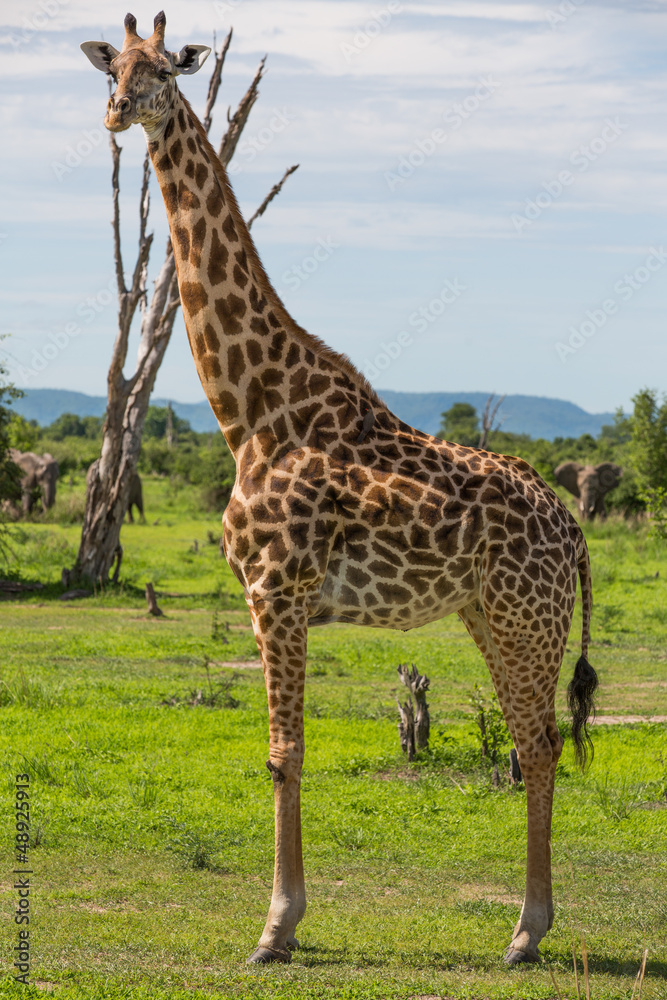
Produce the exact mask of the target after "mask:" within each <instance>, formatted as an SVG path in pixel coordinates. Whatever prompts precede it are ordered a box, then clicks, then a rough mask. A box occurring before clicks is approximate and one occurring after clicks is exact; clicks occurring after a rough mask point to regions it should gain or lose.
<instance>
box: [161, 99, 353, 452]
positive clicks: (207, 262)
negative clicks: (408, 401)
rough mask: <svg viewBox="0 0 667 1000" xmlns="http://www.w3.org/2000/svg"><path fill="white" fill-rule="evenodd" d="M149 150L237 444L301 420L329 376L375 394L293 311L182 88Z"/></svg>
mask: <svg viewBox="0 0 667 1000" xmlns="http://www.w3.org/2000/svg"><path fill="white" fill-rule="evenodd" d="M148 149H149V152H150V156H151V160H152V162H153V167H154V169H155V173H156V175H157V178H158V182H159V184H160V188H161V190H162V195H163V198H164V203H165V207H166V209H167V216H168V220H169V228H170V231H171V239H172V244H173V247H174V253H175V258H176V268H177V272H178V283H179V288H180V293H181V302H182V305H183V314H184V318H185V325H186V328H187V332H188V338H189V341H190V347H191V349H192V354H193V356H194V359H195V363H196V366H197V371H198V373H199V377H200V379H201V382H202V386H203V388H204V391H205V393H206V395H207V397H208V400H209V402H210V404H211V407H212V408H213V411H214V413H215V415H216V417H217V419H218V422H219V424H220V427H221V429H222V431H223V433H224V435H225V438H226V439H227V443H228V444H229V446H230V448H231V449H232V451H233V452H235V453H236V452H237V451H238V449H239V448H240V447H241V445H242V444H243V443H244V442H245V441H247V440H248V439H249V438H250V437H252V436H253V435H255V434H257V433H259V432H260V431H262V430H264V429H266V428H267V427H269V428H270V427H272V426H274V425H275V424H277V423H278V422H282V424H284V425H285V426H287V425H288V424H290V425H292V424H293V421H292V419H291V418H293V415H294V408H295V407H297V408H298V406H297V404H301V405H303V401H305V400H310V401H312V400H313V398H317V397H318V395H319V396H320V397H321V395H322V392H323V391H324V390H325V388H326V385H325V383H330V382H332V381H334V380H335V382H336V384H337V385H338V387H339V391H340V388H341V387H342V386H343V383H345V384H346V385H347V387H348V390H351V391H352V394H353V395H354V393H355V390H356V391H357V392H358V393H361V395H362V396H364V397H365V398H369V393H370V390H369V389H368V386H367V385H366V383H365V380H364V379H363V377H362V376H361V375H359V373H357V372H356V371H355V370H354V368H353V367H352V365H351V364H350V363H349V362H348V361H347V359H345V358H344V357H342V356H341V355H335V354H334V353H333V352H331V351H329V350H328V349H327V348H326V347H325V346H324V345H323V344H322V343H321V342H320V341H318V340H317V338H315V337H311V336H310V335H309V334H307V333H306V331H305V330H302V329H301V328H300V327H299V326H298V325H297V324H296V323H295V322H294V320H292V319H291V317H290V316H289V314H288V313H287V311H286V309H285V307H284V306H283V304H282V302H281V300H280V298H279V296H278V295H277V293H276V292H275V290H274V289H273V288H272V286H271V284H270V282H269V280H268V278H267V276H266V273H265V271H264V268H263V267H262V264H261V262H260V260H259V257H258V255H257V252H256V250H255V247H254V244H253V242H252V239H251V237H250V234H249V232H248V228H247V226H246V224H245V222H244V220H243V218H242V216H241V213H240V211H239V208H238V205H237V202H236V199H235V197H234V194H233V192H232V190H231V187H230V186H229V182H228V181H227V177H226V175H225V172H224V169H223V167H222V165H221V163H220V161H219V159H218V158H217V156H216V155H215V152H214V151H213V149H212V147H211V145H210V144H209V142H208V140H207V138H206V134H205V132H204V129H203V127H202V126H201V124H200V123H199V121H198V120H197V118H196V117H195V115H194V113H193V112H192V110H191V108H190V106H189V105H188V103H187V101H185V99H184V98H183V96H182V95H181V94H180V92H179V91H178V90H176V95H175V99H174V104H173V109H172V112H171V115H170V117H169V119H168V121H167V123H166V126H165V129H164V132H163V134H162V135H161V136H160V137H159V138H156V139H149V142H148ZM332 388H333V386H332ZM348 394H349V391H348ZM370 398H372V396H371V397H370ZM357 415H358V411H357ZM362 415H363V414H362ZM286 422H287V423H286ZM292 429H293V428H292ZM296 436H297V437H298V433H297V435H296ZM281 437H283V438H284V433H283V434H282V435H281Z"/></svg>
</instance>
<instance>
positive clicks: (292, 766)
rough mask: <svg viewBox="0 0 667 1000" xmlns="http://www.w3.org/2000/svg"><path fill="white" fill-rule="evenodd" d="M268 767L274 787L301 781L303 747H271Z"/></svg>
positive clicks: (292, 745) (290, 745)
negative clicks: (287, 782)
mask: <svg viewBox="0 0 667 1000" xmlns="http://www.w3.org/2000/svg"><path fill="white" fill-rule="evenodd" d="M266 766H267V767H268V769H269V771H270V772H271V777H272V778H273V783H274V785H283V784H284V783H285V781H299V779H300V778H301V768H302V767H303V747H300V746H297V745H296V744H287V745H284V744H283V745H281V746H271V748H270V750H269V759H268V760H267V762H266Z"/></svg>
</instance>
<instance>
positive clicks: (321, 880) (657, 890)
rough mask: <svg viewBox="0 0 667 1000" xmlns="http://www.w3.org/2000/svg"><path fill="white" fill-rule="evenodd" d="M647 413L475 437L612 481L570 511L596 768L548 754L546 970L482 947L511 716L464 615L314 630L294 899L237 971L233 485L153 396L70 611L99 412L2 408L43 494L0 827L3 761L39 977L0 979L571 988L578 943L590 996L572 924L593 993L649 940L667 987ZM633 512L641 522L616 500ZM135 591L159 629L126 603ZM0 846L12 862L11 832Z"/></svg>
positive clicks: (449, 425)
mask: <svg viewBox="0 0 667 1000" xmlns="http://www.w3.org/2000/svg"><path fill="white" fill-rule="evenodd" d="M0 402H1V401H0ZM666 415H667V411H666V410H665V407H664V404H662V403H660V402H659V401H658V400H657V398H656V397H655V395H654V394H651V393H649V392H645V393H643V394H639V396H638V399H637V400H636V401H635V411H634V413H633V414H632V416H631V417H630V418H625V417H622V416H620V415H619V417H618V418H617V420H616V423H615V425H614V427H612V428H605V429H604V430H603V432H602V434H601V435H600V437H599V438H598V439H597V440H595V439H593V438H581V439H578V441H555V442H540V441H531V439H530V438H523V437H518V436H516V435H506V434H505V435H503V432H502V431H491V433H490V437H489V441H488V443H487V446H488V447H490V448H492V449H494V450H498V451H508V452H512V453H514V454H519V455H522V457H525V458H526V459H527V460H528V461H530V462H532V464H533V465H535V466H536V467H537V468H538V470H539V471H541V472H542V474H543V475H544V476H545V478H547V479H548V480H550V481H551V482H553V476H552V472H553V468H554V466H555V465H556V464H558V462H560V461H563V460H565V459H572V458H576V459H578V460H579V461H581V462H597V461H601V460H605V459H608V458H611V459H613V460H614V461H617V462H619V464H622V465H624V467H625V468H626V470H627V471H628V475H627V476H626V477H624V483H623V486H622V487H620V488H619V490H618V491H617V492H618V494H619V496H620V497H622V496H624V495H625V496H626V498H630V499H626V500H625V501H623V502H621V500H620V499H619V498H617V502H616V503H614V504H613V505H611V504H610V506H613V507H615V510H613V509H612V513H611V516H610V518H609V519H608V520H607V521H606V522H602V523H599V522H595V523H593V524H589V525H587V526H586V533H587V538H588V542H589V547H590V552H591V558H592V567H593V579H594V588H595V599H596V603H595V609H594V618H593V630H592V639H593V641H592V647H591V660H592V662H593V663H594V665H595V667H596V669H597V671H598V673H599V676H600V681H601V688H600V696H599V703H598V723H599V724H598V725H597V726H596V727H595V729H594V742H595V757H594V760H593V763H592V766H591V768H590V770H589V771H588V772H587V773H586V774H585V775H582V774H581V773H580V772H579V771H578V770H577V768H576V766H575V762H574V758H573V753H572V748H571V744H570V742H569V741H568V742H566V749H565V752H564V754H563V757H562V760H561V763H560V765H559V768H558V772H557V780H556V798H555V819H554V839H553V859H554V877H555V896H556V921H555V925H554V928H553V930H552V931H551V932H550V933H549V935H548V936H547V938H546V939H545V941H544V943H543V948H542V953H543V956H544V962H543V964H542V965H541V966H538V967H532V968H518V969H514V970H508V969H507V968H506V967H505V966H504V965H503V963H502V960H501V956H502V951H503V948H504V947H505V946H506V944H507V943H508V941H509V939H510V937H511V930H512V927H513V924H514V922H515V921H516V919H517V916H518V913H519V908H520V904H521V898H522V890H523V879H524V849H525V795H524V792H523V790H522V786H521V785H520V784H519V785H514V784H512V783H511V782H510V780H509V776H508V774H507V754H508V750H509V748H510V745H509V742H508V737H507V731H506V728H505V727H504V723H503V722H502V720H501V719H500V717H499V714H498V709H497V705H496V704H495V703H494V700H493V696H492V691H491V685H490V680H489V677H488V672H487V670H486V667H485V665H484V662H483V660H482V659H481V656H480V655H479V653H478V652H477V650H476V648H475V646H474V644H473V643H472V641H471V640H470V639H469V637H468V636H467V633H466V632H465V630H464V628H463V626H462V625H461V623H460V622H459V621H458V619H456V618H449V619H446V620H444V621H441V622H437V623H435V624H433V625H430V626H427V627H425V628H422V629H417V630H414V631H413V632H410V633H408V634H403V633H393V632H374V631H371V630H368V629H361V628H353V627H350V626H337V625H332V626H327V627H324V628H320V629H316V630H313V631H312V633H311V638H310V643H309V656H308V665H307V678H308V680H307V697H306V738H307V756H306V766H305V773H304V787H303V792H304V794H303V799H304V803H303V809H304V817H303V820H304V850H305V863H306V868H307V880H308V888H309V894H310V898H309V910H308V913H307V916H306V919H305V921H304V923H303V924H302V927H301V933H300V938H301V943H302V948H301V950H300V951H298V952H297V953H296V954H295V956H294V960H293V963H292V965H291V966H289V967H284V966H283V967H278V968H276V967H271V968H270V969H268V970H267V969H265V970H262V969H261V968H259V969H258V968H257V967H254V968H253V969H250V968H248V967H246V966H245V964H244V961H245V958H246V957H247V955H248V954H249V953H250V952H251V951H252V949H253V947H254V945H255V944H256V940H257V937H258V934H259V932H260V930H261V927H262V924H263V920H264V916H265V912H266V907H267V904H268V899H269V896H270V890H271V880H272V865H273V824H272V788H271V781H270V778H269V776H268V772H267V771H266V769H265V767H264V760H265V758H266V751H267V743H268V719H267V709H266V699H265V694H264V690H263V679H262V675H261V670H260V669H259V662H258V659H257V651H256V647H255V644H254V640H253V637H252V632H251V630H250V627H249V620H248V615H247V611H246V609H245V605H244V601H243V596H242V593H241V589H240V587H239V585H238V583H237V582H236V580H235V579H234V578H233V577H232V575H231V572H230V570H229V568H228V567H227V565H226V563H225V561H224V559H223V558H221V556H220V552H219V548H218V540H219V534H220V523H219V521H220V511H221V510H222V508H223V507H224V504H225V502H226V498H227V496H228V493H229V489H230V488H231V484H232V481H233V465H232V463H231V459H230V457H229V454H228V453H227V451H226V448H225V446H224V442H223V440H222V438H221V436H220V435H209V434H196V433H195V432H193V431H192V430H191V428H190V427H189V426H188V425H187V424H186V423H185V422H184V421H180V420H179V419H178V418H177V417H176V416H175V415H174V414H173V413H172V412H171V411H170V410H169V409H168V408H164V409H159V408H151V409H150V410H149V413H148V417H147V421H146V429H145V433H144V438H143V445H142V452H141V458H140V470H141V471H142V474H143V477H144V502H145V508H146V515H147V523H146V524H133V525H129V524H127V525H125V527H124V528H123V535H122V543H123V547H124V552H125V555H124V560H123V565H122V573H121V576H120V581H119V583H118V584H117V585H115V586H108V587H105V588H102V589H97V588H95V589H94V591H93V592H92V593H90V594H89V596H87V597H85V598H83V597H82V598H79V599H75V600H71V601H70V600H68V601H62V600H60V598H61V597H62V596H63V592H64V590H65V587H64V586H63V584H62V582H61V570H62V568H63V566H67V565H71V562H72V559H73V558H74V556H75V553H76V548H77V544H78V540H79V535H80V530H81V529H80V521H81V518H82V514H83V510H84V495H85V474H86V470H87V467H88V465H89V463H90V462H91V461H93V460H94V459H95V458H96V457H97V455H98V454H99V445H100V431H101V422H100V421H99V420H97V419H96V418H79V417H76V416H73V415H64V416H62V417H60V418H59V419H58V420H57V421H55V422H54V424H52V425H51V426H50V427H47V428H39V427H37V426H35V425H30V424H27V423H26V422H25V421H21V419H20V418H16V417H13V418H11V420H8V419H7V417H6V415H5V417H3V418H2V420H0V462H2V460H3V459H4V460H6V459H7V448H8V446H9V445H10V444H11V445H14V446H16V447H19V448H21V449H22V450H36V451H38V452H44V451H49V452H51V453H52V454H54V455H55V456H56V458H57V459H58V461H59V463H60V466H61V480H60V484H59V493H58V498H57V501H56V505H55V507H54V508H52V509H51V510H50V511H48V512H47V513H36V514H35V516H34V519H33V520H32V521H24V522H18V523H15V524H5V526H4V531H3V537H4V539H5V545H6V546H8V549H7V551H6V558H5V562H6V564H5V569H4V573H3V575H4V578H5V582H4V584H3V589H2V591H1V592H0V593H1V594H2V597H3V609H2V618H1V620H0V627H1V629H2V639H3V654H4V655H3V659H2V665H1V667H0V717H1V718H2V723H3V724H2V727H1V729H0V744H1V747H0V763H1V764H2V768H3V773H4V778H3V779H2V780H4V782H5V802H6V804H7V805H6V809H5V811H4V814H3V818H2V823H3V824H4V826H3V837H4V841H5V844H6V845H11V843H12V839H13V831H14V824H15V817H14V814H13V812H12V811H11V802H12V801H13V794H14V791H15V776H16V774H19V773H28V774H29V775H30V796H31V830H30V849H29V856H30V861H31V870H32V871H33V876H32V880H33V881H32V885H33V890H34V892H33V897H32V911H31V912H32V916H31V924H30V928H31V948H32V964H31V982H32V983H33V984H34V985H33V986H31V987H25V986H23V985H22V984H17V983H16V982H15V981H14V980H13V979H12V978H11V972H12V970H11V959H10V960H8V962H7V965H6V970H7V978H6V979H5V980H4V981H3V982H1V983H0V997H18V996H19V995H20V996H22V997H23V996H30V995H34V996H41V995H43V992H44V990H52V991H53V992H54V995H56V996H60V997H63V998H67V1000H70V998H71V1000H83V998H86V1000H88V998H91V1000H95V998H100V1000H101V998H108V1000H120V998H121V997H122V998H131V1000H139V998H144V997H145V998H148V997H150V998H157V1000H162V998H164V1000H176V998H179V1000H180V998H183V997H186V996H191V995H193V991H194V992H196V993H197V994H198V995H202V996H211V997H213V996H224V997H244V998H245V997H257V998H260V997H261V998H263V997H282V998H301V997H305V998H308V997H311V998H315V997H317V998H320V997H323V998H326V997H331V998H334V997H335V998H338V997H344V998H349V1000H366V998H374V1000H375V998H378V1000H379V998H385V997H386V998H389V997H396V998H405V1000H407V998H409V997H426V996H428V997H436V996H437V997H451V998H456V1000H463V998H475V1000H482V998H493V1000H505V998H525V1000H551V998H555V997H561V998H562V1000H565V998H568V1000H573V998H574V997H576V996H577V983H576V980H575V976H574V968H573V959H572V947H573V943H574V944H575V947H576V951H577V974H578V977H579V989H580V990H581V995H582V996H584V995H586V993H585V989H586V987H585V984H584V977H585V971H584V966H583V964H582V953H583V952H582V940H583V941H584V942H585V948H586V958H587V970H588V978H589V984H588V985H589V988H590V995H591V998H592V1000H616V998H630V997H631V996H632V994H633V989H635V995H636V990H637V988H638V986H637V981H636V975H637V971H638V969H639V967H640V962H641V959H642V955H643V954H644V952H645V949H648V959H647V964H646V968H645V976H644V979H643V983H642V997H644V998H662V997H665V996H666V995H667V948H666V946H665V941H666V939H667V935H666V931H667V906H666V904H665V891H664V885H665V854H664V851H665V843H666V842H667V723H666V722H665V721H664V720H665V719H666V718H667V680H666V679H665V677H666V675H665V663H666V662H667V654H666V653H665V648H666V645H665V640H666V639H667V614H666V613H665V606H666V602H665V597H666V596H667V594H666V589H665V588H666V586H667V584H666V572H667V567H666V565H665V562H666V560H665V548H664V541H662V539H661V537H660V531H659V530H658V531H656V530H654V529H655V528H656V526H657V527H658V528H659V527H660V513H659V512H660V510H661V509H662V507H661V504H662V503H663V501H664V494H662V495H661V494H660V492H659V491H660V489H662V488H663V487H664V485H665V480H664V479H662V480H661V478H660V477H661V476H662V475H663V470H664V461H665V455H666V454H667V450H666V449H665V448H664V441H663V439H662V438H661V435H664V434H665V426H666V425H667V419H666ZM444 418H445V423H444V427H443V433H444V435H445V436H447V437H449V438H450V439H451V438H453V439H454V440H461V441H462V443H468V441H467V439H466V436H465V435H466V433H467V434H468V435H469V436H470V437H474V435H475V434H476V433H478V430H479V427H478V424H477V425H475V420H476V419H478V418H477V415H476V414H474V413H473V414H472V415H471V414H470V413H468V414H466V413H463V412H461V410H460V409H458V410H457V408H454V413H452V412H451V411H449V412H448V414H445V415H444ZM466 419H467V420H468V425H467V428H466V426H465V420H466ZM457 420H458V426H457ZM1 435H4V437H1ZM470 443H474V441H471V442H470ZM627 484H630V486H628V488H627V492H626V494H623V493H622V490H623V489H624V488H625V487H626V486H627ZM651 491H653V493H651ZM561 495H562V496H563V498H564V499H565V500H566V502H569V503H570V504H571V498H569V497H568V496H567V495H565V494H563V493H562V491H561ZM610 499H611V497H610ZM651 504H653V507H652V506H651ZM646 508H648V509H649V512H650V513H651V514H652V515H653V516H652V517H651V518H650V519H647V518H646V517H645V515H643V516H640V517H630V518H624V517H622V516H621V514H620V512H619V511H621V510H625V511H626V512H627V511H633V510H635V511H637V510H638V511H642V510H643V509H646ZM148 581H150V582H152V583H153V585H154V587H155V592H156V595H157V600H158V603H159V606H160V608H161V609H162V611H163V612H164V615H163V616H162V617H159V618H157V617H153V616H151V615H149V614H148V613H147V609H146V603H145V598H144V588H145V584H146V583H147V582H148ZM579 628H580V621H579V618H578V616H576V617H575V622H574V625H573V632H572V637H571V640H570V643H569V645H568V650H567V653H566V658H565V662H564V666H563V672H562V678H561V683H560V686H559V692H558V712H559V715H560V718H561V728H562V731H563V732H564V734H565V735H566V736H567V734H568V720H567V712H566V706H565V688H566V686H567V683H568V681H569V678H570V676H571V674H572V670H573V667H574V663H575V660H576V657H577V656H578V652H579ZM400 663H416V664H417V666H418V668H419V670H420V671H421V672H422V673H425V674H427V675H428V676H429V677H430V678H431V690H430V692H429V703H430V709H431V720H432V726H431V739H430V744H429V748H428V750H425V751H421V752H420V753H418V755H417V757H416V759H415V760H414V762H412V763H408V762H407V761H406V760H405V759H404V758H403V756H402V754H401V751H400V746H399V739H398V733H397V722H398V713H397V710H396V696H399V697H402V696H404V690H405V689H402V688H401V686H400V684H399V680H398V675H397V672H396V668H397V666H398V664H400ZM480 712H483V713H484V721H485V731H486V742H487V752H486V754H483V752H482V738H481V732H480V728H479V726H478V722H479V715H480ZM489 746H490V748H491V750H490V752H489ZM494 760H495V761H496V762H497V764H498V773H497V774H496V775H494V768H493V764H494ZM6 858H7V865H6V871H7V872H9V870H10V868H11V864H10V860H11V852H10V848H9V846H8V847H7V853H6ZM12 878H13V876H11V875H9V874H7V875H6V876H5V879H4V882H3V898H4V900H5V906H4V912H5V920H4V921H3V923H2V929H1V934H0V936H1V938H2V942H3V943H2V948H3V954H4V955H5V956H10V955H12V950H13V948H14V946H15V944H16V925H15V924H14V923H13V922H12V919H11V915H12V912H13V908H14V906H15V904H16V900H15V892H16V891H15V889H14V888H13V887H12V886H13V882H12Z"/></svg>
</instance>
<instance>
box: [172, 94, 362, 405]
mask: <svg viewBox="0 0 667 1000" xmlns="http://www.w3.org/2000/svg"><path fill="white" fill-rule="evenodd" d="M177 89H178V88H177ZM178 94H179V96H180V98H181V100H182V101H183V104H184V105H185V108H186V111H187V113H188V114H189V116H190V120H191V122H192V124H193V125H194V127H195V128H196V130H197V133H198V135H199V138H200V139H201V141H202V144H203V147H204V150H205V152H206V153H207V155H208V157H209V159H210V161H211V166H212V167H213V170H214V173H215V176H216V177H217V179H218V182H219V184H220V186H221V188H222V193H223V195H224V198H225V203H226V204H227V205H228V207H229V211H230V213H231V215H232V218H233V219H234V224H235V226H236V229H237V232H238V233H239V236H240V238H241V242H242V243H243V246H244V248H245V251H246V253H247V255H248V262H249V265H250V268H251V270H252V273H253V277H254V278H255V280H256V281H257V282H258V284H259V286H260V289H261V291H262V293H263V294H264V295H265V296H266V298H267V299H268V300H269V301H270V302H271V304H272V306H273V308H274V310H275V312H276V314H277V317H278V319H280V321H281V323H282V324H283V326H284V327H285V329H286V330H288V331H289V332H290V333H291V334H293V336H295V337H296V338H297V340H299V341H300V342H301V343H302V344H304V346H306V347H309V348H310V349H311V350H312V351H313V352H314V353H315V354H316V355H317V356H318V357H320V358H324V359H325V360H326V361H328V362H329V363H330V364H332V365H334V366H335V367H336V368H339V369H341V370H342V371H343V372H344V373H345V374H346V375H347V376H348V378H350V379H351V380H352V382H354V383H355V384H356V385H357V386H358V388H359V389H361V391H362V392H363V393H364V395H366V396H367V397H368V398H369V400H370V402H372V403H376V404H378V405H382V403H381V400H380V398H379V397H378V395H377V393H376V391H375V389H374V388H373V386H372V385H371V384H370V382H369V381H368V379H367V378H366V376H365V375H363V374H362V373H361V372H360V371H359V369H358V368H356V367H355V365H354V364H353V363H352V362H351V361H350V359H349V358H348V356H347V355H346V354H342V353H340V352H339V351H334V350H333V349H332V348H331V347H329V346H328V345H327V344H325V343H324V341H323V340H320V338H319V337H316V336H315V335H314V334H312V333H309V332H308V331H307V330H304V328H303V327H302V326H299V324H298V323H297V322H296V321H295V320H294V319H293V318H292V316H291V315H290V314H289V312H288V311H287V309H286V307H285V305H284V304H283V301H282V299H281V298H280V296H279V295H278V293H277V291H276V290H275V288H274V287H273V285H272V284H271V281H270V279H269V276H268V274H267V273H266V270H265V269H264V265H263V264H262V261H261V260H260V257H259V254H258V252H257V248H256V247H255V244H254V241H253V238H252V236H251V235H250V230H249V229H248V226H247V223H246V221H245V219H244V218H243V215H242V214H241V209H240V208H239V204H238V201H237V200H236V195H235V194H234V191H233V189H232V186H231V184H230V183H229V179H228V177H227V173H226V171H225V168H224V166H223V165H222V162H221V160H220V157H219V156H218V154H217V153H216V151H215V150H214V148H213V146H212V145H211V142H210V140H209V138H208V135H207V134H206V130H205V129H204V126H203V125H202V123H201V122H200V121H199V118H197V115H196V114H195V113H194V111H193V110H192V107H191V106H190V103H189V101H188V100H187V98H186V97H184V95H183V94H182V92H181V91H180V90H178Z"/></svg>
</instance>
